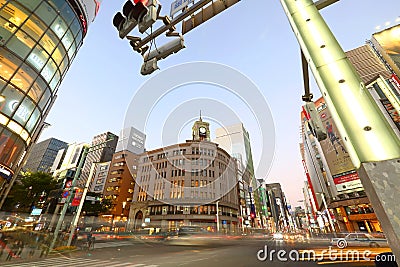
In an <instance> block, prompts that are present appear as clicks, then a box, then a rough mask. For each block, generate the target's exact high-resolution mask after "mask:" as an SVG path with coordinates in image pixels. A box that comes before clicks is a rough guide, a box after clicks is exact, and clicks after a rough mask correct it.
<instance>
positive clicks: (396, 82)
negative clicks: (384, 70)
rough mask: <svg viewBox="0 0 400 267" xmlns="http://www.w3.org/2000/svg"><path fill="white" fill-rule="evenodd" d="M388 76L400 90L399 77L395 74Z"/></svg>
mask: <svg viewBox="0 0 400 267" xmlns="http://www.w3.org/2000/svg"><path fill="white" fill-rule="evenodd" d="M390 78H392V81H393V83H394V84H396V86H397V89H398V90H400V79H399V77H397V76H396V75H395V74H392V76H391V77H390Z"/></svg>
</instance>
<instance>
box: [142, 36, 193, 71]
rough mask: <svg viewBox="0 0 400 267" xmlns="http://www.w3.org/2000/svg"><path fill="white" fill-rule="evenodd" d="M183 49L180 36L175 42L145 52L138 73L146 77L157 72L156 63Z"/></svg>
mask: <svg viewBox="0 0 400 267" xmlns="http://www.w3.org/2000/svg"><path fill="white" fill-rule="evenodd" d="M183 48H185V45H184V40H183V37H182V36H180V37H179V38H176V39H175V40H173V41H171V42H168V43H166V44H165V45H163V46H161V47H159V48H158V49H155V50H152V51H150V52H147V53H146V54H145V55H144V56H143V58H144V63H143V65H142V68H141V71H140V73H141V74H142V75H148V74H151V73H153V72H154V71H156V70H158V69H159V68H158V66H157V61H158V60H161V59H164V58H166V57H168V56H169V55H171V54H174V53H177V52H179V51H180V50H181V49H183Z"/></svg>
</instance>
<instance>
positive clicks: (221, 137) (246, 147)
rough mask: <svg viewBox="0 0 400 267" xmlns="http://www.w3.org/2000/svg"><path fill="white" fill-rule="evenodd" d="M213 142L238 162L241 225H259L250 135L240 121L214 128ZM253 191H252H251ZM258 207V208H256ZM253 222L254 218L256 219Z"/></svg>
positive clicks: (258, 204) (259, 218) (259, 207)
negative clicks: (214, 136)
mask: <svg viewBox="0 0 400 267" xmlns="http://www.w3.org/2000/svg"><path fill="white" fill-rule="evenodd" d="M215 133H216V138H215V142H216V143H218V144H219V145H220V147H221V148H223V149H224V150H226V151H227V152H228V153H229V154H230V155H232V157H234V158H236V159H237V162H238V176H239V177H238V180H239V184H238V188H239V203H240V212H241V213H240V215H241V218H240V221H241V227H242V229H244V227H246V226H253V227H257V226H262V225H261V217H260V213H259V212H260V210H261V205H260V204H261V203H259V197H258V196H256V197H255V196H254V195H257V194H258V191H257V190H255V189H256V188H257V184H256V178H255V175H254V166H253V156H252V153H251V144H250V136H249V133H248V132H247V130H246V129H245V128H244V126H243V124H242V123H239V124H234V125H230V126H226V127H223V128H218V129H216V130H215ZM253 191H254V192H253ZM256 209H258V210H256ZM257 219H258V221H257V222H254V220H257Z"/></svg>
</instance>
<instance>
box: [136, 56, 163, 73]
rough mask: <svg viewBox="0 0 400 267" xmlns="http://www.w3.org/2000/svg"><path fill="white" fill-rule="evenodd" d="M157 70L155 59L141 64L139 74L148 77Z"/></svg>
mask: <svg viewBox="0 0 400 267" xmlns="http://www.w3.org/2000/svg"><path fill="white" fill-rule="evenodd" d="M158 69H159V67H158V66H157V58H153V59H150V60H148V61H145V62H144V63H143V65H142V68H141V70H140V74H142V75H149V74H152V73H153V72H154V71H156V70H158Z"/></svg>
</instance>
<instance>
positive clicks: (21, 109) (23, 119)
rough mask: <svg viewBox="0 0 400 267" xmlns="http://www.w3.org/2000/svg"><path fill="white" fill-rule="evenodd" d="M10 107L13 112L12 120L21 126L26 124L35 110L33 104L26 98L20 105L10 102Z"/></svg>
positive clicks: (18, 102) (17, 102) (16, 102)
mask: <svg viewBox="0 0 400 267" xmlns="http://www.w3.org/2000/svg"><path fill="white" fill-rule="evenodd" d="M10 105H11V106H10V107H11V108H12V109H13V110H14V111H15V114H14V116H13V119H14V120H15V121H17V122H18V123H19V124H21V125H25V124H26V123H27V122H28V120H29V117H30V116H31V113H32V112H33V109H34V108H35V104H34V103H33V102H32V100H31V99H30V98H28V97H25V99H24V100H23V101H22V103H21V102H20V101H16V100H14V101H12V102H10Z"/></svg>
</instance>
